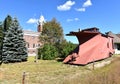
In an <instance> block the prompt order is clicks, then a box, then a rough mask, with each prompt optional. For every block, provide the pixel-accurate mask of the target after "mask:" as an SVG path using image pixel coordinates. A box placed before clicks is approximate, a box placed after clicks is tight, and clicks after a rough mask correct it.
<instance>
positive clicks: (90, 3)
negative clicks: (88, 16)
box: [83, 0, 92, 7]
mask: <svg viewBox="0 0 120 84" xmlns="http://www.w3.org/2000/svg"><path fill="white" fill-rule="evenodd" d="M88 6H92V2H91V0H87V1H86V2H84V4H83V7H88Z"/></svg>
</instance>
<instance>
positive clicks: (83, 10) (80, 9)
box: [75, 8, 86, 12]
mask: <svg viewBox="0 0 120 84" xmlns="http://www.w3.org/2000/svg"><path fill="white" fill-rule="evenodd" d="M75 10H76V11H80V12H85V10H86V8H75Z"/></svg>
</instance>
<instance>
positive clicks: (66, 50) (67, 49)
mask: <svg viewBox="0 0 120 84" xmlns="http://www.w3.org/2000/svg"><path fill="white" fill-rule="evenodd" d="M76 46H77V45H76V44H73V43H71V42H62V43H61V44H60V46H59V57H60V58H65V57H66V56H67V55H68V54H70V53H71V52H72V51H73V50H74V49H75V48H76Z"/></svg>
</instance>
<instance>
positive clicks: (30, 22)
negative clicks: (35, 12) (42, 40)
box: [27, 18, 38, 24]
mask: <svg viewBox="0 0 120 84" xmlns="http://www.w3.org/2000/svg"><path fill="white" fill-rule="evenodd" d="M37 22H38V19H35V18H30V19H29V20H28V21H27V23H29V24H34V23H37Z"/></svg>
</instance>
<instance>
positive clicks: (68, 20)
mask: <svg viewBox="0 0 120 84" xmlns="http://www.w3.org/2000/svg"><path fill="white" fill-rule="evenodd" d="M72 21H79V18H73V19H67V22H72Z"/></svg>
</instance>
